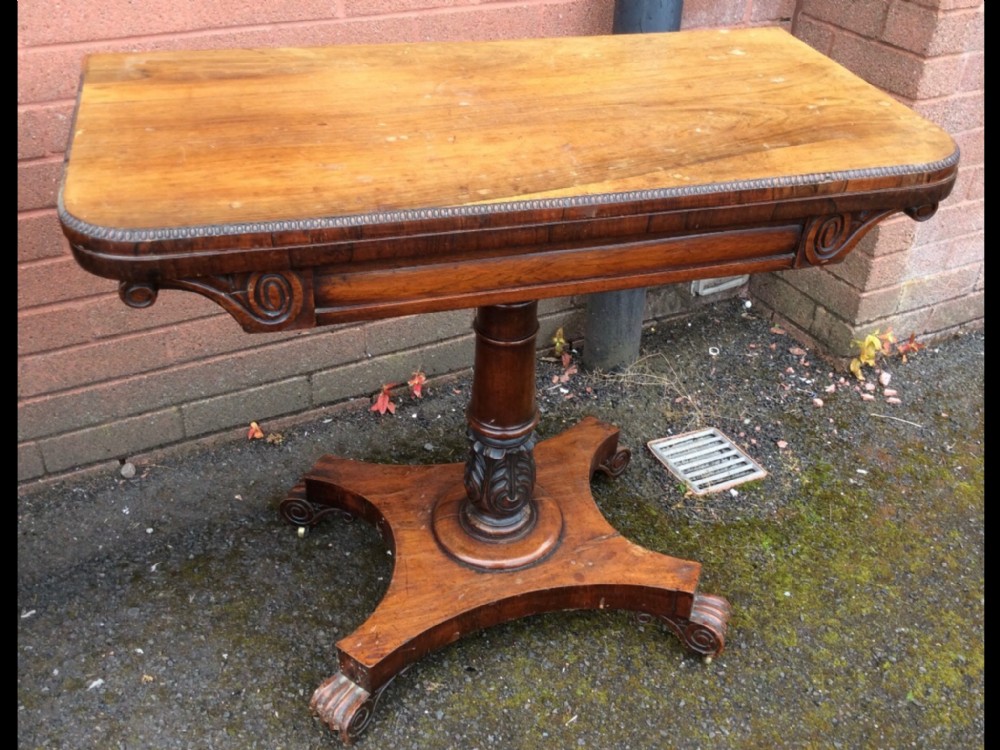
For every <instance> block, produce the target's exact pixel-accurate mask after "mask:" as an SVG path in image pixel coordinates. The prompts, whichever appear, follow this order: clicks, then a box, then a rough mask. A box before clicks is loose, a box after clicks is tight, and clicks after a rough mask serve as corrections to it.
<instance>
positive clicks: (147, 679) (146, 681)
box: [142, 674, 153, 685]
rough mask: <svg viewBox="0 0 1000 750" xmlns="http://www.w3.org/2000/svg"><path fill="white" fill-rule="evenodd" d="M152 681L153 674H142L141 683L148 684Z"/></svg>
mask: <svg viewBox="0 0 1000 750" xmlns="http://www.w3.org/2000/svg"><path fill="white" fill-rule="evenodd" d="M152 681H153V675H151V674H144V675H143V676H142V684H143V685H148V684H149V683H151V682H152Z"/></svg>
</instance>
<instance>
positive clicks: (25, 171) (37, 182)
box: [17, 157, 63, 211]
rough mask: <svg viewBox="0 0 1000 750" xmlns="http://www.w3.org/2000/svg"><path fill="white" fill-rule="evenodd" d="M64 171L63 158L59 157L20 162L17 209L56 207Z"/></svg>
mask: <svg viewBox="0 0 1000 750" xmlns="http://www.w3.org/2000/svg"><path fill="white" fill-rule="evenodd" d="M62 171H63V160H62V159H61V158H58V157H46V158H44V159H32V160H31V161H23V162H18V164H17V210H18V211H30V210H32V209H36V208H52V207H54V206H55V205H56V193H57V192H58V190H59V181H60V180H61V179H62Z"/></svg>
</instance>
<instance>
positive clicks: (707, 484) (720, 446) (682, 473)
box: [647, 427, 767, 495]
mask: <svg viewBox="0 0 1000 750" xmlns="http://www.w3.org/2000/svg"><path fill="white" fill-rule="evenodd" d="M647 445H648V446H649V449H650V450H651V451H652V452H653V455H654V456H656V457H657V458H658V459H659V460H660V462H661V463H662V464H663V465H664V466H666V467H667V468H668V469H669V470H670V473H671V474H673V475H674V476H675V477H677V478H678V479H680V480H681V481H682V482H684V484H686V485H687V486H688V487H689V488H690V489H691V491H692V492H694V493H695V494H696V495H707V494H708V493H710V492H721V491H722V490H728V489H729V488H730V487H735V486H736V485H738V484H742V483H743V482H749V481H751V480H754V479H762V478H763V477H766V476H767V472H766V471H764V469H762V468H761V467H760V465H759V464H758V463H757V462H756V461H754V460H753V459H752V458H750V456H748V455H747V454H746V453H744V452H743V451H741V450H740V449H739V448H737V447H736V445H735V444H734V443H733V441H732V440H730V439H729V438H727V437H726V436H725V435H723V434H722V433H721V432H719V431H718V430H717V429H715V428H714V427H709V428H707V429H704V430H695V431H694V432H686V433H684V434H683V435H675V436H674V437H668V438H658V439H656V440H650V441H649V442H648V443H647Z"/></svg>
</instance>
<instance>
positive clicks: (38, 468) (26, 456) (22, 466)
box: [17, 443, 45, 482]
mask: <svg viewBox="0 0 1000 750" xmlns="http://www.w3.org/2000/svg"><path fill="white" fill-rule="evenodd" d="M43 474H45V464H44V463H43V462H42V453H41V451H39V450H38V446H37V445H35V444H34V443H18V446H17V481H18V482H26V481H28V480H29V479H37V478H38V477H40V476H42V475H43Z"/></svg>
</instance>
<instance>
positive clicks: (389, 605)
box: [59, 29, 959, 741]
mask: <svg viewBox="0 0 1000 750" xmlns="http://www.w3.org/2000/svg"><path fill="white" fill-rule="evenodd" d="M958 158H959V155H958V150H957V148H956V146H955V144H954V142H953V141H952V139H951V138H950V137H949V136H948V135H947V134H946V133H944V132H943V131H942V130H941V129H939V128H938V127H936V126H935V125H933V124H931V123H929V122H927V121H926V120H924V119H923V118H921V117H919V116H917V115H916V114H914V113H913V112H911V111H910V110H908V109H907V108H906V107H904V106H902V105H901V104H899V103H898V102H896V101H894V100H893V99H892V98H890V97H888V96H886V95H885V94H882V93H881V92H879V91H877V90H876V89H874V88H873V87H871V86H869V85H868V84H867V83H865V82H864V81H862V80H860V79H859V78H857V77H856V76H854V75H852V74H851V73H849V72H848V71H846V70H845V69H843V68H842V67H840V66H839V65H837V64H836V63H834V62H833V61H831V60H829V59H827V58H825V57H823V56H822V55H820V54H819V53H817V52H815V51H814V50H812V49H811V48H809V47H808V46H807V45H805V44H803V43H802V42H800V41H798V40H796V39H795V38H793V37H792V36H790V35H789V34H787V33H785V32H784V31H782V30H779V29H745V30H739V31H725V30H707V31H690V32H676V33H670V34H648V35H619V36H612V37H587V38H579V39H574V38H569V39H544V40H525V41H506V42H474V43H447V44H397V45H368V46H364V45H362V46H341V47H325V48H311V49H271V50H217V51H203V52H190V51H177V52H157V53H133V54H124V55H97V56H94V57H91V58H90V59H89V60H88V61H87V64H86V68H85V71H84V75H83V79H82V87H81V90H80V95H79V98H78V103H77V111H76V119H75V124H74V127H73V132H72V142H71V148H70V149H69V151H68V155H67V165H66V170H65V175H64V181H63V185H62V189H61V192H60V199H59V216H60V220H61V222H62V226H63V231H64V232H65V234H66V236H67V237H68V238H69V240H70V245H71V247H72V249H73V253H74V256H75V257H76V259H77V260H78V262H79V263H80V264H81V265H82V266H83V267H84V268H85V269H87V270H89V271H91V272H93V273H96V274H99V275H103V276H107V277H109V278H113V279H117V280H119V281H120V286H119V292H120V295H121V298H122V300H123V301H124V302H125V303H126V304H129V305H131V306H132V307H136V308H143V307H148V306H149V305H151V304H153V303H154V302H155V300H156V298H157V294H158V291H159V290H160V289H183V290H188V291H192V292H195V293H197V294H201V295H203V296H206V297H208V298H209V299H212V300H214V301H215V302H217V303H218V304H219V305H220V306H222V307H223V308H224V309H225V310H226V311H228V312H229V313H230V314H231V315H232V316H233V317H234V318H235V319H236V320H237V321H238V322H239V323H240V325H242V326H243V328H244V329H245V330H247V331H250V332H259V331H274V330H283V329H294V328H308V327H313V326H321V325H327V324H330V323H337V322H341V321H355V320H363V319H371V318H387V317H393V316H398V315H406V314H412V313H423V312H430V311H435V310H447V309H455V308H466V307H478V308H479V309H478V312H477V315H476V322H475V330H476V361H475V375H474V381H473V389H472V396H471V401H470V406H469V410H468V412H467V421H468V441H469V452H468V458H467V460H466V461H465V463H464V464H450V465H444V466H416V467H384V468H380V467H373V466H370V465H365V464H360V463H357V462H352V461H345V460H343V459H338V458H335V457H333V456H325V457H323V458H321V459H320V460H319V461H318V462H317V463H316V465H315V466H314V468H313V469H312V470H311V471H310V472H309V474H308V475H307V476H306V478H305V479H304V480H303V481H302V482H301V483H299V484H298V485H296V486H295V487H294V488H293V489H292V490H291V492H290V493H289V495H288V496H287V497H286V498H285V500H284V501H283V502H282V503H281V513H282V515H283V516H284V517H285V518H286V519H287V520H288V521H290V522H292V523H295V524H298V525H300V526H311V525H314V524H316V523H317V522H319V521H320V520H321V519H322V518H324V517H327V516H329V515H332V514H337V513H343V512H349V513H351V514H355V515H359V516H361V517H363V518H365V519H366V520H368V521H369V522H371V523H373V524H374V525H375V526H376V527H377V528H378V529H379V530H380V531H381V532H382V533H383V535H384V536H385V537H386V539H387V541H388V542H389V545H390V547H391V548H392V549H393V550H394V551H395V553H396V554H395V555H394V561H395V568H394V572H393V579H392V583H391V584H390V587H389V590H388V592H387V594H386V596H385V598H384V599H383V601H382V603H381V604H380V605H379V607H378V609H377V610H376V612H375V613H374V614H373V615H372V616H371V618H369V620H368V621H366V622H365V623H364V624H363V625H362V626H361V627H360V628H359V629H358V630H357V631H355V632H354V633H352V634H350V635H348V636H346V637H345V638H343V639H342V640H341V641H340V642H339V643H338V649H337V651H338V661H339V666H340V671H338V672H337V673H336V674H335V675H334V676H333V677H331V678H330V679H329V680H327V681H326V682H324V683H323V684H322V685H321V686H320V687H319V688H318V689H317V690H316V692H315V693H314V695H313V699H312V707H313V710H314V711H315V712H316V713H317V714H318V715H319V716H320V717H321V718H322V719H323V720H324V721H325V722H327V724H329V725H330V727H331V728H333V729H334V730H336V731H337V732H339V733H340V734H341V736H342V737H343V738H344V739H345V740H347V741H350V740H352V739H353V738H354V737H355V736H357V734H358V733H359V732H360V731H362V730H363V729H364V728H365V727H366V726H367V725H368V722H369V721H370V719H371V716H372V712H373V710H374V706H375V703H376V702H377V700H378V698H379V696H380V695H381V694H382V691H383V690H384V689H385V687H386V685H388V683H389V681H391V680H392V678H393V677H394V676H395V675H397V674H398V673H399V672H400V671H401V670H403V669H405V668H406V667H407V666H408V665H409V664H411V663H413V661H414V660H416V659H419V658H420V657H421V656H422V655H423V654H426V653H427V652H429V651H431V650H433V649H435V648H439V647H441V646H443V645H445V644H447V643H450V642H452V641H454V640H456V639H457V638H460V637H461V636H462V635H464V634H466V633H469V632H472V631H474V630H476V629H479V628H483V627H488V626H490V625H492V624H495V623H499V622H504V621H506V620H509V619H512V618H515V617H521V616H524V615H528V614H533V613H538V612H548V611H552V610H556V609H577V608H592V609H604V608H624V609H633V610H636V611H638V612H640V613H643V616H645V617H649V618H655V619H657V620H659V621H660V622H662V623H663V624H665V625H666V626H667V627H668V628H669V629H671V630H672V631H673V632H675V633H676V634H677V635H679V636H680V637H681V640H682V643H683V644H684V646H685V647H686V648H688V649H689V650H691V651H693V652H695V653H698V654H701V655H704V656H708V657H711V656H715V655H717V654H719V653H721V652H722V649H723V647H724V642H725V634H726V629H727V623H728V619H729V614H730V608H729V604H728V603H727V602H726V600H725V599H723V598H721V597H717V596H711V595H707V594H704V593H702V592H700V591H699V590H698V587H697V584H698V578H699V573H700V566H699V565H698V563H695V562H691V561H687V560H679V559H676V558H671V557H669V556H666V555H659V554H656V553H653V552H651V551H649V550H646V549H643V548H640V547H637V546H636V545H633V544H631V543H630V542H628V541H627V540H625V539H622V538H621V536H620V535H619V534H618V533H617V532H615V531H614V529H613V528H611V527H610V526H609V525H608V524H607V522H606V521H605V520H604V519H603V517H602V516H601V513H600V511H599V510H598V508H597V507H596V505H595V504H594V501H593V498H592V497H591V496H590V491H589V480H590V477H591V475H592V474H593V473H595V472H598V471H599V472H603V473H606V474H610V475H612V476H617V475H618V474H620V473H621V472H622V471H623V470H624V469H625V467H626V465H627V464H628V459H629V453H628V451H627V450H624V449H619V447H618V434H617V430H615V429H614V428H613V427H610V426H608V425H602V424H600V423H597V422H596V421H594V420H585V421H584V422H583V423H582V424H580V425H578V426H577V427H574V428H571V429H570V430H569V431H567V432H566V433H564V434H563V435H560V436H557V437H555V438H551V439H550V440H547V441H545V442H543V443H540V444H538V445H537V447H536V435H535V429H534V428H535V426H536V424H537V422H538V410H537V406H536V402H535V394H534V387H535V371H534V356H535V335H536V332H537V318H536V307H537V304H536V300H538V299H539V298H544V297H553V296H559V295H567V294H578V293H586V292H598V291H608V290H614V289H626V288H631V287H641V286H649V285H653V284H662V283H668V282H677V281H686V280H691V279H697V278H705V277H712V276H723V275H735V274H744V273H757V272H763V271H777V270H786V269H793V268H802V267H806V266H822V265H826V264H830V263H837V262H840V261H842V260H843V259H844V258H845V257H847V255H848V254H849V253H850V252H851V251H852V250H853V249H854V247H856V246H857V244H858V242H859V241H860V239H861V238H862V237H863V236H864V235H865V233H866V232H868V231H869V230H870V229H872V228H873V227H874V226H876V225H877V224H878V222H879V221H881V220H883V219H885V218H886V217H888V216H890V215H892V214H894V213H896V212H899V211H903V212H906V214H908V215H909V216H910V217H912V218H913V219H916V220H919V221H924V220H927V219H929V218H930V217H931V216H933V214H934V212H935V210H936V208H937V206H938V203H939V202H940V201H941V200H943V199H944V198H945V197H947V195H948V194H949V192H950V191H951V189H952V186H953V185H954V182H955V178H956V174H957V169H958Z"/></svg>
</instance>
